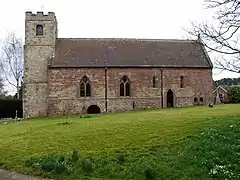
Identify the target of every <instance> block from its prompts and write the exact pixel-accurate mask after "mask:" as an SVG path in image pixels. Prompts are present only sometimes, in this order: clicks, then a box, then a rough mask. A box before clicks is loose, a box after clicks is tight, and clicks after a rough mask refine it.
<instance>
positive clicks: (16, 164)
mask: <svg viewBox="0 0 240 180" xmlns="http://www.w3.org/2000/svg"><path fill="white" fill-rule="evenodd" d="M64 122H65V118H63V117H61V118H57V117H55V118H51V119H50V118H42V119H31V120H25V121H20V122H7V123H3V122H0V166H2V167H3V168H6V169H12V170H17V171H18V172H24V173H30V174H35V175H42V176H49V177H57V179H64V180H68V179H74V180H77V179H84V178H85V179H87V178H88V179H118V180H119V179H124V180H125V179H137V180H141V179H146V177H148V179H151V177H150V175H152V179H154V178H155V179H182V180H188V179H189V180H190V179H240V105H237V104H236V105H233V104H228V105H217V106H214V107H213V108H209V107H208V106H199V107H189V108H173V109H159V110H142V111H135V112H126V113H115V114H103V115H99V116H96V117H92V118H79V116H74V117H70V118H69V124H63V123H64ZM73 150H77V151H78V152H79V154H80V159H79V160H78V161H77V162H76V164H74V165H71V168H69V167H70V165H69V167H68V168H69V169H70V170H69V172H68V173H66V172H63V173H62V174H59V173H58V174H56V173H54V172H51V173H46V172H43V170H41V169H40V168H36V167H35V166H34V167H33V166H31V167H30V166H27V165H26V161H28V160H29V159H30V158H31V157H36V158H41V157H43V156H49V155H52V154H58V155H59V154H62V155H64V156H68V157H70V155H71V153H72V152H73ZM119 155H121V156H122V157H124V161H123V163H119V162H118V159H119V158H117V157H118V156H119ZM86 158H88V159H90V161H91V163H90V164H91V165H92V168H90V169H91V172H86V170H85V169H84V168H83V165H82V164H83V162H86V161H84V159H86ZM84 167H85V166H84ZM149 174H150V175H149Z"/></svg>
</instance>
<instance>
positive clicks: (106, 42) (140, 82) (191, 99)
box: [23, 12, 213, 118]
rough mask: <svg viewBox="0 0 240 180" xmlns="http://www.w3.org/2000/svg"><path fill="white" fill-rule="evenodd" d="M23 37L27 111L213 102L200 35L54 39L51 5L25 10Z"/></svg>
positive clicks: (49, 113)
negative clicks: (189, 37)
mask: <svg viewBox="0 0 240 180" xmlns="http://www.w3.org/2000/svg"><path fill="white" fill-rule="evenodd" d="M39 27H40V28H39ZM25 38H26V39H25V58H24V84H25V89H24V108H23V109H24V117H26V118H30V117H39V116H52V115H61V114H63V113H65V111H66V108H67V106H70V107H68V108H69V111H70V113H71V114H82V113H98V112H106V111H107V112H115V111H127V110H134V109H142V108H162V107H169V106H170V107H175V106H192V105H196V104H208V103H210V102H212V98H213V97H212V91H213V89H212V64H211V61H210V59H209V57H208V55H207V53H206V51H205V50H204V47H203V46H202V45H201V41H200V40H197V41H187V40H133V39H61V38H58V36H57V20H56V17H55V14H54V13H52V12H50V13H48V14H47V15H44V14H43V13H42V12H38V13H37V14H32V13H31V12H26V25H25ZM84 77H86V78H87V79H86V82H85V80H84ZM123 77H126V78H127V81H126V82H125V81H124V80H123ZM121 84H122V85H121ZM84 93H85V94H84ZM128 93H129V94H128Z"/></svg>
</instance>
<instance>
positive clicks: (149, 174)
mask: <svg viewBox="0 0 240 180" xmlns="http://www.w3.org/2000/svg"><path fill="white" fill-rule="evenodd" d="M144 174H145V177H146V179H154V178H155V171H154V169H153V168H152V167H150V166H148V167H146V169H145V170H144Z"/></svg>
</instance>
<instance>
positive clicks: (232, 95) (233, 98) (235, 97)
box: [228, 86, 240, 103]
mask: <svg viewBox="0 0 240 180" xmlns="http://www.w3.org/2000/svg"><path fill="white" fill-rule="evenodd" d="M228 98H229V101H230V102H231V103H240V86H231V87H230V89H229V92H228Z"/></svg>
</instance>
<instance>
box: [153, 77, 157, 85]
mask: <svg viewBox="0 0 240 180" xmlns="http://www.w3.org/2000/svg"><path fill="white" fill-rule="evenodd" d="M153 87H154V88H155V87H156V76H153Z"/></svg>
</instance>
